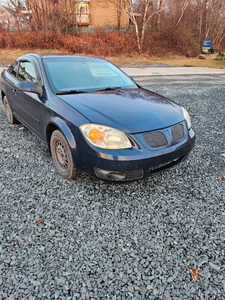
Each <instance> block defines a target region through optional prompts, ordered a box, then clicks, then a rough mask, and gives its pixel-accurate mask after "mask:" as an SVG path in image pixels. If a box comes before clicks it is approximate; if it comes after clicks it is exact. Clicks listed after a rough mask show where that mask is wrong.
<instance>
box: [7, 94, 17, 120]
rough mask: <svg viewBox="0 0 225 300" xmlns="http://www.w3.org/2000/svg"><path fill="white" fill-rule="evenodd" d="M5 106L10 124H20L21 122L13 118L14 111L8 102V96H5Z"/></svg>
mask: <svg viewBox="0 0 225 300" xmlns="http://www.w3.org/2000/svg"><path fill="white" fill-rule="evenodd" d="M3 104H4V109H5V113H6V116H7V119H8V121H9V123H10V124H18V123H19V121H18V120H17V119H16V118H15V117H14V116H13V113H12V110H11V108H10V106H9V102H8V99H7V98H6V96H4V98H3Z"/></svg>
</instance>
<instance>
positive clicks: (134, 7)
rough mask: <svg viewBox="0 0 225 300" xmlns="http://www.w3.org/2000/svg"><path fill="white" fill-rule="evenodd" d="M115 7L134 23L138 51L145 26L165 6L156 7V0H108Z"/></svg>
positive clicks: (140, 49) (141, 45) (141, 46)
mask: <svg viewBox="0 0 225 300" xmlns="http://www.w3.org/2000/svg"><path fill="white" fill-rule="evenodd" d="M109 1H110V2H111V3H113V5H114V6H115V7H116V9H117V10H119V11H121V12H122V13H125V14H126V15H128V17H129V19H130V20H131V22H132V23H133V24H134V27H135V32H136V39H137V46H138V50H139V52H141V51H142V48H143V42H144V38H145V33H146V30H147V26H148V24H149V21H150V20H151V19H152V17H153V16H154V15H156V14H159V13H160V12H161V11H163V10H164V9H165V8H166V5H164V6H163V7H161V8H158V6H157V4H158V0H136V1H132V0H120V1H118V0H109ZM139 7H140V8H141V9H140V10H141V13H140V14H139V9H138V8H139ZM138 17H140V18H141V22H140V24H139V22H138Z"/></svg>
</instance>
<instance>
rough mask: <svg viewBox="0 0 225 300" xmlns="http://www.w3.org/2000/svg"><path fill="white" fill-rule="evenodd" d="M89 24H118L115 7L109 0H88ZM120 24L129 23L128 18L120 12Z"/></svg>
mask: <svg viewBox="0 0 225 300" xmlns="http://www.w3.org/2000/svg"><path fill="white" fill-rule="evenodd" d="M89 11H90V14H91V25H106V26H108V25H118V19H117V9H116V8H115V6H114V5H113V4H112V3H111V2H109V0H90V4H89ZM120 25H129V18H128V16H127V15H125V14H124V13H122V14H121V22H120Z"/></svg>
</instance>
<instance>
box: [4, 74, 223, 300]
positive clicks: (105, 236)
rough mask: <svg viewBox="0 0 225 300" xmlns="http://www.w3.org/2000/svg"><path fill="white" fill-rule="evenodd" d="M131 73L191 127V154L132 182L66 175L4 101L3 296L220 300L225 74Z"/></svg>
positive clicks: (21, 298) (20, 298) (17, 299)
mask: <svg viewBox="0 0 225 300" xmlns="http://www.w3.org/2000/svg"><path fill="white" fill-rule="evenodd" d="M136 79H137V81H138V83H139V84H141V85H143V86H144V87H147V88H150V89H151V90H153V91H155V92H157V93H161V94H163V95H164V96H166V97H169V98H171V99H173V100H175V101H176V102H178V103H179V104H181V105H183V106H184V107H186V108H187V109H188V111H189V112H190V113H192V114H194V116H192V117H191V118H192V123H193V127H194V129H195V131H196V134H197V140H196V146H195V148H194V150H193V153H192V155H191V157H190V158H189V160H187V161H185V162H183V163H182V164H181V165H179V166H178V167H176V168H174V169H171V170H169V171H167V172H165V173H163V174H159V175H156V176H155V177H152V178H149V179H146V180H144V181H139V182H131V183H125V184H122V185H119V184H109V183H105V182H102V181H98V180H95V179H92V178H90V177H88V176H86V175H82V176H81V177H79V178H77V179H75V180H72V181H66V180H64V179H63V178H61V177H60V176H59V175H58V173H57V172H56V170H55V167H54V165H53V162H52V159H51V156H50V155H49V153H48V149H47V146H45V145H44V144H43V143H42V142H41V141H40V140H39V139H37V138H36V137H35V135H33V134H31V133H30V132H29V131H28V130H27V129H26V128H24V129H23V130H19V128H21V127H24V126H23V125H21V124H19V125H14V126H13V125H9V124H8V122H7V119H6V116H5V113H4V111H3V105H2V103H0V124H1V125H0V166H1V168H0V200H1V201H0V216H1V218H0V299H9V298H10V297H11V298H12V299H15V300H27V299H29V300H42V299H65V300H66V299H67V300H69V299H79V300H80V299H95V300H100V299H110V300H111V299H115V300H123V299H126V300H127V299H150V300H165V299H173V300H174V299H178V300H183V299H188V300H189V299H194V300H199V299H204V300H205V299H221V300H223V299H225V296H224V293H225V249H224V242H225V224H224V217H223V216H222V215H221V212H224V203H225V185H224V180H221V178H219V177H218V175H219V174H223V176H225V165H224V157H222V156H221V153H224V145H225V138H224V137H225V127H224V123H225V117H224V116H225V106H224V97H225V89H224V79H225V77H224V76H222V75H211V76H208V75H207V76H168V77H166V76H163V77H160V78H159V77H151V78H147V77H139V78H136ZM205 94H207V95H208V97H206V96H204V95H205ZM5 150H6V151H5ZM25 165H26V166H25ZM106 199H107V200H106ZM43 216H45V221H44V222H42V223H41V224H39V225H37V224H36V222H37V220H39V219H40V218H41V217H43ZM192 267H193V268H197V269H200V270H202V272H201V277H199V278H198V279H197V282H195V283H194V282H193V281H192V279H191V276H190V272H189V271H187V269H190V268H192Z"/></svg>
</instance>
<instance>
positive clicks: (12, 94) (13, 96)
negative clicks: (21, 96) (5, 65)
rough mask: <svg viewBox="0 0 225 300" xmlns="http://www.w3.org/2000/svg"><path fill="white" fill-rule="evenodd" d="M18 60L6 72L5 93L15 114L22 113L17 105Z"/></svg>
mask: <svg viewBox="0 0 225 300" xmlns="http://www.w3.org/2000/svg"><path fill="white" fill-rule="evenodd" d="M18 66H19V63H18V61H16V60H15V61H14V62H13V63H12V64H11V66H10V67H9V69H8V70H7V71H6V72H5V79H6V82H5V94H6V97H7V99H8V102H9V105H10V108H11V110H12V111H13V114H16V115H20V114H21V109H20V107H19V106H18V105H17V92H16V85H17V83H18V79H17V72H18Z"/></svg>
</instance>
